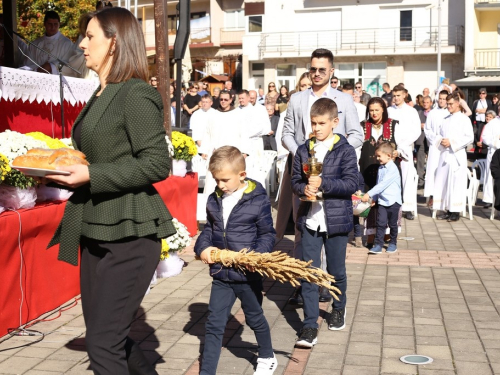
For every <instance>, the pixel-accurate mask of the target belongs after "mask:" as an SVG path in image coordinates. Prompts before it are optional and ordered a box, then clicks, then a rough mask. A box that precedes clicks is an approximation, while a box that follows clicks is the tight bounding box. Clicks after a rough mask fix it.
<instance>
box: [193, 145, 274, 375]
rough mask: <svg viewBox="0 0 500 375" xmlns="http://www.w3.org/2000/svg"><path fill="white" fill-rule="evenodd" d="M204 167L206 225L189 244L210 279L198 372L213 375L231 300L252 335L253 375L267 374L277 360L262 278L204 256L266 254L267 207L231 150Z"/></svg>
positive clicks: (269, 235) (269, 242)
mask: <svg viewBox="0 0 500 375" xmlns="http://www.w3.org/2000/svg"><path fill="white" fill-rule="evenodd" d="M208 169H209V171H210V172H211V173H212V175H213V177H214V179H215V181H216V183H217V188H216V190H215V192H214V193H212V194H210V196H209V197H208V201H207V223H206V224H205V228H204V229H203V231H202V233H201V234H200V236H199V237H198V239H197V241H196V244H195V246H194V251H195V252H196V254H197V255H198V256H199V257H200V258H201V260H202V261H203V262H204V263H206V264H210V275H211V276H212V277H213V278H214V280H213V282H212V291H211V294H210V302H209V306H208V309H209V312H210V314H209V316H208V320H207V323H206V326H205V328H206V332H205V347H204V349H203V356H202V362H201V372H200V374H203V375H208V374H214V375H215V373H216V370H217V363H218V361H219V356H220V352H221V347H222V338H223V335H224V330H225V327H226V323H227V320H228V317H229V315H230V312H231V308H232V306H233V304H234V301H235V300H236V298H239V299H240V300H241V305H242V307H243V312H244V313H245V320H246V322H247V324H248V325H249V326H250V328H251V329H252V330H253V331H254V333H255V337H256V339H257V344H258V346H259V358H258V359H257V368H256V370H255V372H254V375H267V374H269V375H271V374H273V373H274V371H275V370H276V367H277V366H278V362H277V360H276V357H275V356H274V352H273V348H272V343H271V332H270V330H269V325H268V323H267V320H266V318H265V316H264V312H263V310H262V299H263V297H262V290H263V287H262V277H261V276H260V274H258V273H257V272H251V270H249V271H247V272H242V271H240V270H238V269H235V268H232V267H223V266H222V265H221V264H219V263H213V261H212V260H211V258H210V252H211V251H212V250H213V249H216V248H217V249H225V250H232V251H240V250H241V249H244V248H247V249H249V250H255V251H257V252H260V253H267V252H271V251H272V250H273V247H274V242H275V236H276V232H275V230H274V228H273V220H272V216H271V204H270V202H269V198H268V197H267V194H266V191H265V189H264V188H263V187H262V185H261V184H260V183H258V182H256V181H254V180H251V179H249V178H246V172H245V159H244V157H243V155H242V154H241V152H240V150H238V149H237V148H236V147H233V146H223V147H220V148H218V149H217V150H216V151H215V152H214V153H213V154H212V157H211V158H210V163H209V166H208Z"/></svg>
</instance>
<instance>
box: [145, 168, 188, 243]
mask: <svg viewBox="0 0 500 375" xmlns="http://www.w3.org/2000/svg"><path fill="white" fill-rule="evenodd" d="M154 186H155V188H156V190H157V191H158V193H159V194H160V196H161V199H163V202H165V205H166V206H167V207H168V209H169V211H170V213H171V214H172V216H173V217H175V218H176V219H177V220H179V221H180V222H181V223H182V224H184V225H185V226H186V227H187V230H188V232H189V233H190V234H191V236H195V235H196V233H197V232H198V224H197V223H196V201H197V199H198V174H197V173H193V172H190V173H188V174H186V177H184V178H182V177H176V176H170V177H169V178H167V179H166V180H164V181H162V182H159V183H157V184H155V185H154Z"/></svg>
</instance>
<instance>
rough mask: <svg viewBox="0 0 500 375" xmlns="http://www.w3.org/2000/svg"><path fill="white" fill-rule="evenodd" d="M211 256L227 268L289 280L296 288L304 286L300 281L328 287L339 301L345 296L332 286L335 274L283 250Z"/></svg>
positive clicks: (217, 251) (219, 253) (226, 251)
mask: <svg viewBox="0 0 500 375" xmlns="http://www.w3.org/2000/svg"><path fill="white" fill-rule="evenodd" d="M210 257H211V258H212V261H213V262H215V263H221V264H222V265H223V266H225V267H234V268H236V269H239V270H241V271H243V272H244V271H246V270H252V271H254V272H258V273H259V274H261V275H262V276H267V277H270V278H272V279H274V280H278V281H279V282H282V283H284V282H287V281H288V282H289V283H290V284H292V285H293V286H298V285H300V281H299V280H305V281H308V282H310V283H314V284H316V285H320V286H324V287H326V288H327V289H328V291H329V292H330V294H331V295H332V296H333V297H334V298H335V299H336V300H338V297H337V294H341V292H340V290H339V289H337V288H336V287H334V286H333V285H332V283H334V282H335V279H334V278H333V276H332V275H329V274H328V273H326V272H325V271H323V270H322V269H320V268H316V267H313V266H311V263H312V261H309V262H305V261H302V260H298V259H295V258H291V257H289V256H288V255H286V254H285V253H282V252H281V251H274V252H272V253H257V252H255V251H253V250H252V251H248V249H243V250H241V251H239V252H236V251H230V250H220V249H217V250H212V251H211V252H210Z"/></svg>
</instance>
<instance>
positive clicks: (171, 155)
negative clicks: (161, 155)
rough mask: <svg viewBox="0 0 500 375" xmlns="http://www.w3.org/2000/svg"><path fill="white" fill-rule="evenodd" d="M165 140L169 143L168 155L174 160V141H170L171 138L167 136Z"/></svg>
mask: <svg viewBox="0 0 500 375" xmlns="http://www.w3.org/2000/svg"><path fill="white" fill-rule="evenodd" d="M165 140H166V141H167V146H168V155H169V156H170V157H171V158H173V157H174V145H173V144H172V141H171V140H170V138H169V136H168V135H166V136H165Z"/></svg>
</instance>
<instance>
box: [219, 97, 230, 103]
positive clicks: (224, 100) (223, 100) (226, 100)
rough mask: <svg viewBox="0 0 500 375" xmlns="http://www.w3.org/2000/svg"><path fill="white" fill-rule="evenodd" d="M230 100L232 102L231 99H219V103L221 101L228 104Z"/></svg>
mask: <svg viewBox="0 0 500 375" xmlns="http://www.w3.org/2000/svg"><path fill="white" fill-rule="evenodd" d="M229 100H231V99H226V98H220V99H219V101H221V102H228V101H229Z"/></svg>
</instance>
